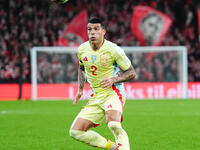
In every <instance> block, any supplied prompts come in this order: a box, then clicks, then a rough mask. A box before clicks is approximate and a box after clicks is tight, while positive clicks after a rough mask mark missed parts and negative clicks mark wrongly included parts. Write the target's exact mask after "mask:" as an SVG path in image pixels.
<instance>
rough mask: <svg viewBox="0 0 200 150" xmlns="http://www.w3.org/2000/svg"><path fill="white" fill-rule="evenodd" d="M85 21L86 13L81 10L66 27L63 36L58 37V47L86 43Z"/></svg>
mask: <svg viewBox="0 0 200 150" xmlns="http://www.w3.org/2000/svg"><path fill="white" fill-rule="evenodd" d="M87 20H88V16H87V11H86V10H83V11H82V12H81V13H79V14H78V15H77V16H76V17H75V18H74V19H73V20H72V22H71V23H70V24H69V25H68V27H67V28H66V30H65V31H64V34H63V36H61V37H59V39H58V45H60V46H66V45H68V46H77V45H80V44H81V43H82V42H85V41H87V40H88V36H87Z"/></svg>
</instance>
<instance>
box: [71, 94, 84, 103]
mask: <svg viewBox="0 0 200 150" xmlns="http://www.w3.org/2000/svg"><path fill="white" fill-rule="evenodd" d="M82 95H83V92H82V91H78V93H77V94H76V97H75V99H74V102H73V104H74V105H76V104H77V102H78V101H79V99H80V98H81V97H82Z"/></svg>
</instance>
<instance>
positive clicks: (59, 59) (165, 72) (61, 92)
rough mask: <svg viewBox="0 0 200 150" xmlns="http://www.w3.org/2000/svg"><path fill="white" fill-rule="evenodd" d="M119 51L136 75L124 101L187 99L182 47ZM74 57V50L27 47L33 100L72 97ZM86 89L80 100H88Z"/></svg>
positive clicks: (186, 81) (138, 48) (125, 48)
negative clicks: (128, 99)
mask: <svg viewBox="0 0 200 150" xmlns="http://www.w3.org/2000/svg"><path fill="white" fill-rule="evenodd" d="M122 49H124V51H125V52H126V54H127V56H128V57H129V59H130V60H131V61H132V64H133V66H134V68H135V70H136V73H137V78H136V80H134V81H131V82H129V83H128V84H125V90H126V93H127V98H130V99H137V98H140V99H142V98H145V99H146V98H147V99H148V98H150V99H154V98H155V99H157V98H158V99H160V98H187V90H188V87H187V84H188V67H187V48H186V47H185V46H156V47H153V46H152V47H149V46H147V47H139V46H138V47H122ZM76 54H77V47H33V48H31V78H32V99H33V100H37V99H72V98H73V97H74V94H75V91H76V90H77V85H76V83H77V57H76ZM74 83H75V84H74ZM140 86H141V88H138V87H140ZM173 86H174V87H173ZM54 88H55V89H54ZM86 88H87V89H86V90H85V92H84V98H88V97H89V96H88V95H90V94H89V93H90V91H91V90H89V86H86ZM137 88H138V89H137Z"/></svg>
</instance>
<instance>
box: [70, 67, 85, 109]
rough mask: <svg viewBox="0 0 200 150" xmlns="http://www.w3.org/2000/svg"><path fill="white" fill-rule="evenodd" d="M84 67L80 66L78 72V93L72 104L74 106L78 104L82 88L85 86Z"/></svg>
mask: <svg viewBox="0 0 200 150" xmlns="http://www.w3.org/2000/svg"><path fill="white" fill-rule="evenodd" d="M84 70H85V69H84V66H80V67H79V70H78V92H77V94H76V97H75V100H74V102H73V104H74V105H76V103H77V102H78V100H79V99H80V98H81V96H82V95H83V88H84V85H85V71H84Z"/></svg>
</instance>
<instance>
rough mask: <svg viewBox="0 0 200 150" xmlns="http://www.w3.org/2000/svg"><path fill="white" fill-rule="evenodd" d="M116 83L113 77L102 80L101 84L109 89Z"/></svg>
mask: <svg viewBox="0 0 200 150" xmlns="http://www.w3.org/2000/svg"><path fill="white" fill-rule="evenodd" d="M113 84H114V80H113V78H105V79H103V80H102V81H101V83H100V86H101V87H102V88H105V89H108V88H110V87H111V86H112V85H113Z"/></svg>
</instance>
